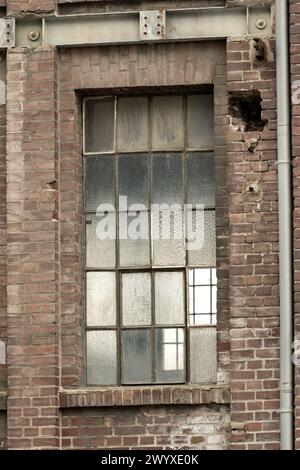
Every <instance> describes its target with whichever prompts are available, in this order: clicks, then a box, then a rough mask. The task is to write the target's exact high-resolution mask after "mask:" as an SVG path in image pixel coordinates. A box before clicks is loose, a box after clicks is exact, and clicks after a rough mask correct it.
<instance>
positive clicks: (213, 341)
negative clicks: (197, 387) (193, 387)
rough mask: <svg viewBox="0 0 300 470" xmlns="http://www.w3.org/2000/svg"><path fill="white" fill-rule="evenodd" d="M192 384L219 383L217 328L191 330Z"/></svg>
mask: <svg viewBox="0 0 300 470" xmlns="http://www.w3.org/2000/svg"><path fill="white" fill-rule="evenodd" d="M190 368H191V369H190V376H191V383H193V384H201V383H213V382H216V381H217V334H216V329H215V328H190Z"/></svg>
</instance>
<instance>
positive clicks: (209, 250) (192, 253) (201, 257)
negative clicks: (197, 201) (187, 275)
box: [188, 211, 216, 266]
mask: <svg viewBox="0 0 300 470" xmlns="http://www.w3.org/2000/svg"><path fill="white" fill-rule="evenodd" d="M192 225H193V230H192V234H190V231H188V233H189V237H188V238H189V239H193V238H195V236H197V237H198V236H199V239H200V238H201V236H200V235H201V234H200V233H199V231H200V230H203V224H201V223H200V224H198V223H197V225H198V226H200V225H202V229H201V227H198V228H197V227H196V216H195V212H194V216H193V224H192ZM203 236H204V240H203V238H202V240H203V242H202V243H201V244H200V246H201V245H202V247H200V248H199V249H196V250H194V249H190V250H189V251H188V259H189V265H190V266H197V265H198V266H214V265H215V264H216V223H215V211H205V212H204V234H203V233H202V237H203ZM189 245H190V246H192V245H193V243H191V244H189ZM196 245H198V243H196V244H195V246H196ZM198 246H199V245H198Z"/></svg>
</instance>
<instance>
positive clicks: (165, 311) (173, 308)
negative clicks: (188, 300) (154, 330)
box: [155, 272, 185, 325]
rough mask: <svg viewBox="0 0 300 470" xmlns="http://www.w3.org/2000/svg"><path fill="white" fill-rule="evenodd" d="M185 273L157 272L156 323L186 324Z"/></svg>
mask: <svg viewBox="0 0 300 470" xmlns="http://www.w3.org/2000/svg"><path fill="white" fill-rule="evenodd" d="M184 305H185V302H184V274H183V273H181V272H163V273H155V322H156V325H176V324H177V325H182V324H184V310H185V306H184Z"/></svg>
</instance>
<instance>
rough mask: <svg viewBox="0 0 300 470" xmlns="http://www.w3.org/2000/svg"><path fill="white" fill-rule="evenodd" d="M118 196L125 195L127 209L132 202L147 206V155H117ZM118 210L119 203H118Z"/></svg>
mask: <svg viewBox="0 0 300 470" xmlns="http://www.w3.org/2000/svg"><path fill="white" fill-rule="evenodd" d="M119 196H127V204H128V205H127V210H129V208H130V206H131V205H132V204H143V205H144V206H145V208H144V209H147V208H148V157H147V155H122V156H120V157H119ZM120 210H123V209H121V205H120Z"/></svg>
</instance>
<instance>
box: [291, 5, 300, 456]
mask: <svg viewBox="0 0 300 470" xmlns="http://www.w3.org/2000/svg"><path fill="white" fill-rule="evenodd" d="M290 14H291V17H290V28H291V38H290V39H291V85H292V92H294V93H295V96H294V99H293V100H292V135H293V140H292V142H293V176H294V181H293V183H294V281H295V283H294V295H295V338H296V339H297V340H298V341H299V340H300V189H299V188H300V138H299V136H300V100H299V97H300V2H299V0H297V1H296V0H290ZM297 81H299V83H298V84H297V83H296V82H297ZM298 350H299V347H298ZM295 414H296V420H295V438H296V448H297V449H300V369H299V365H298V366H296V367H295Z"/></svg>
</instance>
